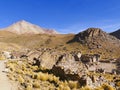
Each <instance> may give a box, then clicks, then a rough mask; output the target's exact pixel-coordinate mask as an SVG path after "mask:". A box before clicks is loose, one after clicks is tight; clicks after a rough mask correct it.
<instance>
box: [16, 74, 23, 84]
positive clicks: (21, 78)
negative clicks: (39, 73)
mask: <svg viewBox="0 0 120 90" xmlns="http://www.w3.org/2000/svg"><path fill="white" fill-rule="evenodd" d="M17 80H18V81H19V82H20V83H21V84H22V83H24V81H25V80H24V78H23V77H22V76H18V78H17Z"/></svg>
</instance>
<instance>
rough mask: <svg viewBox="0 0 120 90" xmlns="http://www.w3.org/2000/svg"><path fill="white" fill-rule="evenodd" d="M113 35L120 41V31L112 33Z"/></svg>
mask: <svg viewBox="0 0 120 90" xmlns="http://www.w3.org/2000/svg"><path fill="white" fill-rule="evenodd" d="M110 34H111V35H113V36H115V37H116V38H118V39H120V29H118V30H117V31H115V32H112V33H110Z"/></svg>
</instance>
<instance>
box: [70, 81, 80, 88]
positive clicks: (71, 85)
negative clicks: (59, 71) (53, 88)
mask: <svg viewBox="0 0 120 90" xmlns="http://www.w3.org/2000/svg"><path fill="white" fill-rule="evenodd" d="M68 86H69V87H70V88H71V89H75V88H78V82H76V81H68Z"/></svg>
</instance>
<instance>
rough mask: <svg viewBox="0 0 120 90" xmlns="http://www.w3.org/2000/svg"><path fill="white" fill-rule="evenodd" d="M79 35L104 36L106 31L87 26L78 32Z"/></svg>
mask: <svg viewBox="0 0 120 90" xmlns="http://www.w3.org/2000/svg"><path fill="white" fill-rule="evenodd" d="M79 34H80V35H81V36H86V37H95V36H104V35H105V34H106V33H105V32H104V31H103V30H102V29H100V28H88V29H87V30H85V31H83V32H81V33H79Z"/></svg>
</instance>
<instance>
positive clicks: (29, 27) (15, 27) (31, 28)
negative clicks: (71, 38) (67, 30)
mask: <svg viewBox="0 0 120 90" xmlns="http://www.w3.org/2000/svg"><path fill="white" fill-rule="evenodd" d="M2 30H5V31H9V32H12V33H16V34H58V32H56V31H55V30H51V29H45V28H41V27H39V26H37V25H34V24H31V23H29V22H27V21H25V20H21V21H18V22H16V23H14V24H12V25H10V26H9V27H7V28H4V29H2Z"/></svg>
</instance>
